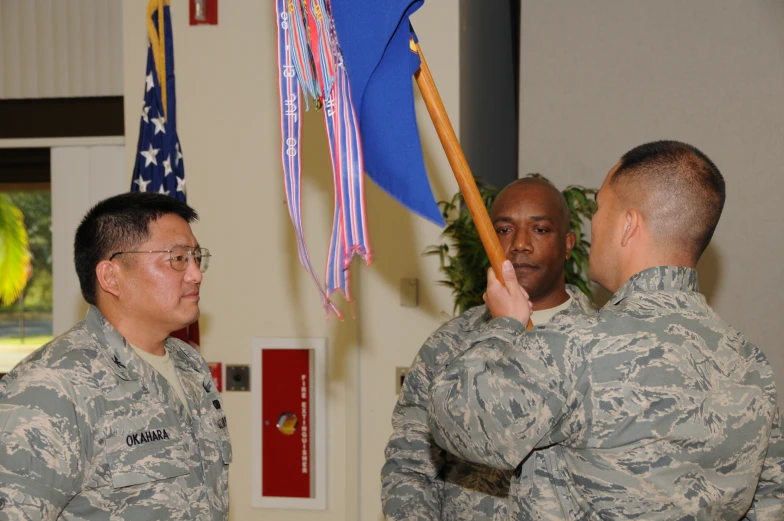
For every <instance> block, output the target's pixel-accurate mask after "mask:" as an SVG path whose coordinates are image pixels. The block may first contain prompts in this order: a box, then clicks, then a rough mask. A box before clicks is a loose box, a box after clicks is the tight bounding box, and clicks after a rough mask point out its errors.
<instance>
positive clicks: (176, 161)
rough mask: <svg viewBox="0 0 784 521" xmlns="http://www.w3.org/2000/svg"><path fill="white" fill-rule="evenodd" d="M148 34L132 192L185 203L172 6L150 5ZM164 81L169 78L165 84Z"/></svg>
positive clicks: (157, 1) (155, 3)
mask: <svg viewBox="0 0 784 521" xmlns="http://www.w3.org/2000/svg"><path fill="white" fill-rule="evenodd" d="M161 19H162V20H163V23H161ZM161 26H162V29H163V30H161ZM147 30H148V35H149V44H148V50H147V77H146V80H145V86H144V105H143V107H142V113H141V123H140V125H139V144H138V147H137V149H138V151H137V155H136V165H135V166H134V168H133V179H132V180H131V191H132V192H158V193H161V194H166V195H170V196H172V197H176V198H177V199H179V200H181V201H185V199H186V198H185V169H184V164H183V161H182V149H181V148H180V140H179V138H178V137H177V113H176V104H177V103H176V96H175V91H174V45H173V42H172V27H171V16H170V8H169V5H168V2H163V1H160V0H152V1H151V2H150V4H149V5H148V7H147ZM161 77H163V78H165V81H164V82H163V83H162V82H161V81H160V78H161Z"/></svg>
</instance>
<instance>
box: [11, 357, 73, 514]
mask: <svg viewBox="0 0 784 521" xmlns="http://www.w3.org/2000/svg"><path fill="white" fill-rule="evenodd" d="M8 378H9V377H6V379H5V380H7V381H3V382H2V384H0V504H1V505H2V508H1V509H0V521H22V520H24V521H38V520H56V519H57V518H58V517H59V515H60V512H61V511H62V510H63V508H64V507H65V506H66V505H67V504H68V502H69V501H70V499H71V498H72V497H73V496H74V495H75V493H76V491H77V483H79V482H81V475H82V467H83V465H82V464H81V459H80V454H81V437H80V434H79V428H78V424H77V417H76V416H77V415H76V410H75V406H74V399H73V394H74V393H73V387H72V385H71V384H70V382H68V381H67V379H66V378H65V377H63V376H61V375H59V374H58V373H57V372H55V371H52V370H49V369H37V370H31V371H27V372H26V373H23V374H21V375H18V376H17V377H16V378H12V379H11V380H8Z"/></svg>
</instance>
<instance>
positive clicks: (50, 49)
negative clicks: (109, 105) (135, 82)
mask: <svg viewBox="0 0 784 521" xmlns="http://www.w3.org/2000/svg"><path fill="white" fill-rule="evenodd" d="M122 52H123V49H122V6H121V4H120V3H119V2H117V1H116V0H75V1H74V0H34V1H32V0H0V99H10V98H64V97H79V96H122V94H123V72H122V56H123V55H122Z"/></svg>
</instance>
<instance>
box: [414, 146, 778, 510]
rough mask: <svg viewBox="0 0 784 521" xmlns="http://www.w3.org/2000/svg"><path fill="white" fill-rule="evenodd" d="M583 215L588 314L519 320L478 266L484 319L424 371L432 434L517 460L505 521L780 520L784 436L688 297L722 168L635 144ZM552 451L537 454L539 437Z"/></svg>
mask: <svg viewBox="0 0 784 521" xmlns="http://www.w3.org/2000/svg"><path fill="white" fill-rule="evenodd" d="M597 201H598V203H599V210H598V212H597V214H596V215H595V217H594V219H593V222H592V232H593V233H592V240H593V244H592V250H591V277H592V278H593V279H594V280H595V281H596V282H598V283H600V284H601V285H603V286H604V287H606V288H607V289H608V290H610V291H613V292H614V295H613V296H612V298H611V299H610V301H609V302H608V304H607V305H606V306H604V307H603V308H602V309H601V310H600V311H599V313H598V314H597V315H595V316H592V317H580V318H576V319H572V320H564V321H561V322H559V323H557V324H553V325H549V324H547V325H538V326H535V327H534V328H533V330H532V331H526V330H525V327H524V326H523V324H525V323H526V322H527V320H528V316H529V313H530V303H529V302H528V295H527V294H526V293H525V291H524V290H523V289H522V288H520V287H519V286H516V285H514V283H513V282H514V276H513V272H512V270H511V267H510V266H507V267H506V269H505V271H504V279H505V281H506V287H504V286H503V285H501V284H500V283H499V281H498V280H497V279H495V277H494V276H493V275H492V274H490V275H489V276H488V278H489V280H488V289H487V294H486V302H487V303H488V307H489V309H490V313H491V314H492V316H493V317H494V318H493V320H491V321H490V322H489V323H488V324H487V325H486V326H485V327H484V328H483V329H482V330H481V331H479V332H478V333H477V334H475V335H474V336H473V338H472V339H471V341H470V346H469V348H468V349H467V350H466V351H464V352H463V353H462V354H461V355H460V356H459V357H457V358H456V359H454V360H453V361H452V363H450V364H449V365H447V366H446V367H445V369H444V370H443V371H442V372H441V373H440V374H438V375H436V376H435V378H434V382H433V385H432V387H431V396H430V403H429V416H428V417H429V419H430V426H431V430H432V433H433V436H434V438H435V440H436V442H437V443H438V444H439V445H440V446H441V447H443V448H445V449H446V450H448V451H449V452H452V453H454V454H457V455H459V456H460V457H463V458H466V459H468V460H470V461H474V462H477V463H481V464H485V465H490V466H492V467H495V468H499V469H516V468H519V473H518V476H517V478H516V480H517V482H516V484H515V485H514V487H515V488H516V489H517V490H518V491H519V496H520V497H523V498H525V500H524V501H522V502H521V503H520V505H519V506H520V508H519V511H517V512H511V513H510V517H511V518H513V519H547V520H598V519H618V520H621V519H638V520H639V519H642V520H648V519H651V520H652V519H655V520H676V519H677V520H686V519H691V520H714V519H716V520H718V519H721V520H738V519H748V520H774V519H775V520H780V519H784V434H782V426H781V419H780V414H779V412H778V408H777V405H776V391H775V388H774V382H773V374H772V371H771V367H770V364H769V362H768V361H767V359H766V358H765V356H764V355H763V354H762V352H761V351H759V349H757V347H755V346H754V345H752V344H750V343H749V342H747V341H746V340H745V338H744V337H743V336H742V335H741V334H740V333H738V332H737V331H735V330H734V329H733V328H731V327H730V326H729V325H728V324H727V323H726V322H724V321H723V320H722V319H721V318H720V317H718V316H717V315H716V313H715V312H714V311H713V310H712V309H711V308H710V307H709V306H708V305H707V304H706V302H705V298H704V297H703V296H702V295H701V294H700V293H699V292H698V287H697V273H696V271H695V265H696V263H697V260H698V259H699V257H700V255H701V254H702V252H703V251H704V250H705V247H706V246H707V245H708V243H709V241H710V238H711V236H712V234H713V231H714V230H715V227H716V224H717V223H718V220H719V216H720V214H721V210H722V207H723V204H724V180H723V178H722V177H721V174H720V173H719V171H718V169H717V168H716V167H715V165H714V164H713V163H712V162H711V161H710V159H708V158H707V157H706V156H705V155H704V154H702V153H701V152H700V151H699V150H697V149H696V148H694V147H691V146H689V145H685V144H683V143H678V142H673V141H664V142H656V143H650V144H647V145H642V146H640V147H637V148H635V149H633V150H631V151H630V152H628V153H627V154H625V155H624V156H623V158H622V159H621V161H620V163H619V164H618V165H616V166H615V167H614V168H613V169H612V170H611V171H610V173H609V174H608V176H607V179H606V180H605V182H604V184H603V186H602V188H601V190H600V191H599V193H598V196H597ZM543 447H549V448H550V449H551V450H550V451H549V453H548V456H547V457H544V458H541V457H539V455H540V452H539V451H538V449H540V448H543Z"/></svg>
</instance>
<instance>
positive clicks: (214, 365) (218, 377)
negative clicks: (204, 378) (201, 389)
mask: <svg viewBox="0 0 784 521" xmlns="http://www.w3.org/2000/svg"><path fill="white" fill-rule="evenodd" d="M207 366H208V367H209V368H210V373H211V374H212V379H213V380H214V381H215V387H216V388H217V389H218V392H219V393H222V392H223V363H221V362H209V363H207Z"/></svg>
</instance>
